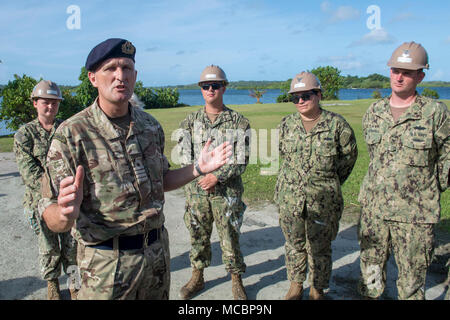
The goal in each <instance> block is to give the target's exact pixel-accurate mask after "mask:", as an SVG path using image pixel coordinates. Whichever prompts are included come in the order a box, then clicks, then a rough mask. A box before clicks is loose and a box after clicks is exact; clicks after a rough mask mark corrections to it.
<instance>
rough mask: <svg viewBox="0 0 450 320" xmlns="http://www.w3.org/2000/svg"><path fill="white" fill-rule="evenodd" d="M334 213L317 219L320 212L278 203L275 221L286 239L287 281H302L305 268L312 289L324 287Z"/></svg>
mask: <svg viewBox="0 0 450 320" xmlns="http://www.w3.org/2000/svg"><path fill="white" fill-rule="evenodd" d="M313 216H314V218H312V217H313ZM327 216H328V215H327ZM338 216H340V215H336V219H323V220H324V221H318V220H317V217H320V214H319V215H318V214H308V211H307V210H306V207H305V209H304V210H303V212H301V213H298V212H292V211H291V210H290V209H288V207H286V206H284V205H283V204H280V206H279V222H280V227H281V230H282V231H283V234H284V238H285V240H286V242H285V245H284V248H285V252H286V253H285V254H286V269H287V277H288V280H289V281H294V282H299V283H303V282H305V280H306V271H307V267H308V268H309V276H308V279H309V283H310V285H312V286H314V288H316V289H325V288H328V286H329V281H330V277H331V270H332V260H331V241H333V240H334V239H335V238H336V235H337V232H338V229H339V219H338V218H337V217H338Z"/></svg>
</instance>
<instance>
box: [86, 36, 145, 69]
mask: <svg viewBox="0 0 450 320" xmlns="http://www.w3.org/2000/svg"><path fill="white" fill-rule="evenodd" d="M135 53H136V48H135V47H134V46H133V44H132V43H131V42H130V41H127V40H125V39H119V38H112V39H108V40H105V41H103V42H101V43H99V44H98V45H96V46H95V47H94V49H92V50H91V52H90V53H89V55H88V57H87V59H86V64H85V67H86V69H87V70H88V71H95V70H96V69H97V68H98V66H100V64H101V63H102V62H103V61H105V60H107V59H109V58H120V57H124V58H130V59H131V60H133V62H134V55H135Z"/></svg>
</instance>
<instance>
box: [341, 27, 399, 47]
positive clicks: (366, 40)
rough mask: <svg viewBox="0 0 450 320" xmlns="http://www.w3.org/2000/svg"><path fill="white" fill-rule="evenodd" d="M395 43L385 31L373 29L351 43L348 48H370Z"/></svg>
mask: <svg viewBox="0 0 450 320" xmlns="http://www.w3.org/2000/svg"><path fill="white" fill-rule="evenodd" d="M394 42H395V38H394V37H393V36H391V35H390V34H389V33H388V32H387V31H386V30H385V29H383V28H380V29H374V30H372V31H370V32H369V33H367V34H365V35H364V36H363V37H362V38H361V39H359V40H356V41H353V42H352V43H351V44H350V45H349V47H357V46H370V45H378V44H391V43H394Z"/></svg>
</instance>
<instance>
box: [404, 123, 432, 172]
mask: <svg viewBox="0 0 450 320" xmlns="http://www.w3.org/2000/svg"><path fill="white" fill-rule="evenodd" d="M401 141H402V145H403V148H402V154H401V161H402V163H405V164H407V165H410V166H416V167H425V166H428V163H429V157H430V150H431V147H432V137H431V135H427V134H422V133H421V132H417V131H414V130H413V131H410V132H406V133H405V134H404V135H402V137H401Z"/></svg>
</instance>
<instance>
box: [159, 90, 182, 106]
mask: <svg viewBox="0 0 450 320" xmlns="http://www.w3.org/2000/svg"><path fill="white" fill-rule="evenodd" d="M155 91H156V95H157V98H156V106H155V108H173V107H176V106H177V105H178V99H179V98H180V93H179V92H178V89H177V88H156V89H155Z"/></svg>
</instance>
